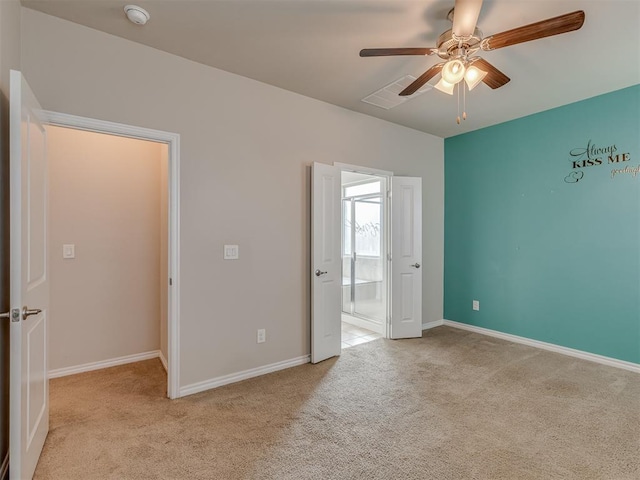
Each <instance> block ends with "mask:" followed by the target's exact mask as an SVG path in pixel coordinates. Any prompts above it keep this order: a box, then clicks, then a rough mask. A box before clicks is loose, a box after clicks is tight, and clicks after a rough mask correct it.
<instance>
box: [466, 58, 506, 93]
mask: <svg viewBox="0 0 640 480" xmlns="http://www.w3.org/2000/svg"><path fill="white" fill-rule="evenodd" d="M473 66H474V67H478V68H479V69H480V70H482V71H484V72H487V75H486V76H485V77H484V78H483V79H482V81H483V82H484V83H486V84H487V85H488V86H489V87H491V88H493V89H496V88H500V87H502V86H503V85H505V84H507V83H509V82H510V81H511V79H510V78H509V77H507V76H506V75H505V74H504V73H502V72H501V71H500V70H498V69H497V68H496V67H494V66H493V65H491V64H490V63H489V62H487V61H486V60H484V59H482V58H479V59H478V60H476V61H475V62H473Z"/></svg>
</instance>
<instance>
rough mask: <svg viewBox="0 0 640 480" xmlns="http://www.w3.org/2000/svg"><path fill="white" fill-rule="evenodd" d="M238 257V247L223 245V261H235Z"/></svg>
mask: <svg viewBox="0 0 640 480" xmlns="http://www.w3.org/2000/svg"><path fill="white" fill-rule="evenodd" d="M239 257H240V249H239V248H238V245H225V246H224V259H225V260H237V259H238V258H239Z"/></svg>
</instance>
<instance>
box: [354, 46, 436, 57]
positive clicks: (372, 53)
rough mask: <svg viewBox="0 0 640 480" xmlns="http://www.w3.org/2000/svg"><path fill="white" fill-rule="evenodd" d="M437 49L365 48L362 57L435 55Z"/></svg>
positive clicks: (361, 51) (361, 53) (361, 52)
mask: <svg viewBox="0 0 640 480" xmlns="http://www.w3.org/2000/svg"><path fill="white" fill-rule="evenodd" d="M437 51H438V49H437V48H365V49H363V50H360V56H361V57H390V56H393V55H433V54H434V53H436V52H437Z"/></svg>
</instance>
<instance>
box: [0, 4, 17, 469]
mask: <svg viewBox="0 0 640 480" xmlns="http://www.w3.org/2000/svg"><path fill="white" fill-rule="evenodd" d="M11 69H16V70H20V2H19V1H18V0H1V1H0V312H7V311H9V308H10V307H9V71H10V70H11ZM8 454H9V322H7V321H3V322H0V465H1V464H2V463H3V461H4V460H5V459H8ZM2 474H3V472H2V471H0V476H1V475H2Z"/></svg>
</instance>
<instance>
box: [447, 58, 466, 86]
mask: <svg viewBox="0 0 640 480" xmlns="http://www.w3.org/2000/svg"><path fill="white" fill-rule="evenodd" d="M465 71H466V68H465V66H464V63H462V60H458V59H457V58H456V59H453V60H449V61H448V62H447V63H445V64H444V67H442V78H443V79H444V81H445V82H447V83H450V84H452V85H455V84H456V83H458V82H459V81H460V80H462V79H463V78H464V72H465Z"/></svg>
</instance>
